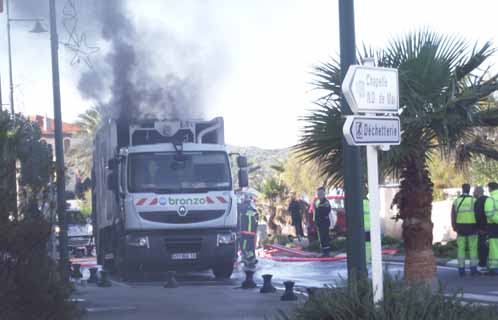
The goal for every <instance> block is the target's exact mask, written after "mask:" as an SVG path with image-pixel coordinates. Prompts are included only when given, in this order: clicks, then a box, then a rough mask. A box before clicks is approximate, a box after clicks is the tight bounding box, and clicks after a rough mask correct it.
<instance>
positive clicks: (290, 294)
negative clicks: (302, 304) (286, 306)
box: [280, 281, 297, 301]
mask: <svg viewBox="0 0 498 320" xmlns="http://www.w3.org/2000/svg"><path fill="white" fill-rule="evenodd" d="M284 286H285V292H284V294H283V295H282V296H281V297H280V300H282V301H294V300H297V296H296V295H295V294H294V281H285V282H284Z"/></svg>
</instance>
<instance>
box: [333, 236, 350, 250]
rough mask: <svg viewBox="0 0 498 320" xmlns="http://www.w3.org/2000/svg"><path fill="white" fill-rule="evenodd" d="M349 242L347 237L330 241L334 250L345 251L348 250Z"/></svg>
mask: <svg viewBox="0 0 498 320" xmlns="http://www.w3.org/2000/svg"><path fill="white" fill-rule="evenodd" d="M347 246H348V242H347V240H346V238H337V239H334V240H332V241H330V249H331V250H332V251H340V252H345V251H346V250H347Z"/></svg>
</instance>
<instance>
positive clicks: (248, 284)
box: [242, 270, 257, 289]
mask: <svg viewBox="0 0 498 320" xmlns="http://www.w3.org/2000/svg"><path fill="white" fill-rule="evenodd" d="M245 273H246V279H245V280H244V282H242V289H253V288H256V287H257V285H256V282H254V280H253V276H254V271H252V270H246V271H245Z"/></svg>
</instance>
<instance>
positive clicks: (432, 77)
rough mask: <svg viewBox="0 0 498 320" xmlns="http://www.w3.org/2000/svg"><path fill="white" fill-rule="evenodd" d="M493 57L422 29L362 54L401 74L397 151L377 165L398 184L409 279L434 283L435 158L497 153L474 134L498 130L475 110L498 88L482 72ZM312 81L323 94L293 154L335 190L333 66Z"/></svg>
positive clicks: (337, 142) (338, 169) (338, 156)
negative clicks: (432, 165)
mask: <svg viewBox="0 0 498 320" xmlns="http://www.w3.org/2000/svg"><path fill="white" fill-rule="evenodd" d="M494 51H495V49H494V48H492V47H491V45H490V43H485V44H484V45H482V46H478V45H477V44H476V45H475V46H474V47H473V49H472V50H469V45H468V43H467V42H466V41H464V40H462V39H460V38H458V37H456V36H445V35H440V34H437V33H435V32H431V31H429V30H422V31H419V32H414V33H409V34H407V35H406V36H405V37H402V38H397V39H394V40H392V41H391V42H390V43H389V44H388V46H387V47H386V48H385V49H383V50H379V51H377V52H374V51H373V50H371V49H370V50H367V49H364V54H362V55H360V60H361V56H372V55H373V54H374V53H375V55H376V56H377V59H378V66H380V67H391V68H397V69H398V70H399V88H400V108H401V111H402V113H401V115H400V117H401V126H402V130H403V131H402V144H401V145H400V146H396V147H393V148H391V150H390V151H389V152H384V153H382V154H381V156H380V163H381V172H382V173H383V175H384V176H386V175H390V176H394V177H397V179H399V180H400V183H401V185H400V191H399V192H398V194H397V195H396V197H395V201H394V204H395V205H397V207H398V208H399V214H398V216H397V217H396V218H397V219H401V220H403V224H402V226H403V239H404V243H405V248H406V258H405V278H406V279H407V280H425V281H428V280H432V279H433V278H434V276H435V260H434V255H433V252H432V228H433V225H432V222H431V209H432V192H433V190H432V181H431V174H430V172H429V170H428V164H429V160H430V159H431V157H433V155H434V154H435V152H434V151H439V153H440V154H441V155H443V157H444V158H445V159H450V157H451V156H453V157H455V156H456V154H457V153H458V154H460V155H461V156H458V157H456V158H457V159H459V160H462V161H467V160H470V158H471V156H472V155H476V154H484V155H486V156H488V157H496V158H498V157H497V152H496V149H495V146H494V145H491V144H489V143H486V142H485V141H482V140H479V139H478V135H477V134H476V132H475V130H474V128H479V127H486V126H495V125H497V124H498V111H497V109H496V108H492V109H487V108H486V109H485V108H483V107H482V103H481V102H482V101H485V100H486V98H487V97H488V96H489V95H490V94H491V93H493V92H494V91H496V90H497V89H498V83H497V78H498V75H489V72H488V71H489V70H480V66H481V65H483V63H484V62H485V61H486V60H487V59H488V58H489V57H490V56H491V55H492V54H493V53H494ZM314 76H315V77H316V81H315V85H316V87H317V88H318V89H323V90H325V91H326V95H325V96H324V97H323V98H321V99H319V100H318V101H317V105H318V108H316V110H313V111H311V113H310V114H309V115H307V116H305V117H304V118H303V120H304V121H306V123H307V124H306V126H305V127H304V129H303V133H302V137H301V140H300V142H299V144H298V145H297V146H296V147H295V148H296V149H297V151H298V152H300V153H301V157H302V158H301V159H302V160H303V161H311V160H315V161H316V160H318V161H319V162H320V165H321V167H320V168H321V173H322V174H323V175H324V177H325V178H326V179H327V181H328V184H330V185H340V184H341V183H342V178H343V175H342V166H343V154H342V145H341V141H342V125H343V123H344V120H343V114H342V112H341V109H340V96H341V71H340V65H339V63H338V61H337V60H332V61H330V62H327V63H323V64H321V65H319V66H317V67H316V68H315V69H314ZM486 77H487V78H486ZM362 151H363V150H362ZM363 152H364V151H363ZM443 214H446V213H443ZM448 214H449V213H448Z"/></svg>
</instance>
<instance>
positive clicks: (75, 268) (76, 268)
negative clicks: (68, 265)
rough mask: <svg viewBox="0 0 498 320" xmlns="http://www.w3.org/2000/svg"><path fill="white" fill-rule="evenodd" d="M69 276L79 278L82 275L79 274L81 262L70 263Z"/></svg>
mask: <svg viewBox="0 0 498 320" xmlns="http://www.w3.org/2000/svg"><path fill="white" fill-rule="evenodd" d="M71 278H74V279H81V278H83V275H82V274H81V264H78V263H75V264H73V265H72V272H71Z"/></svg>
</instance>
